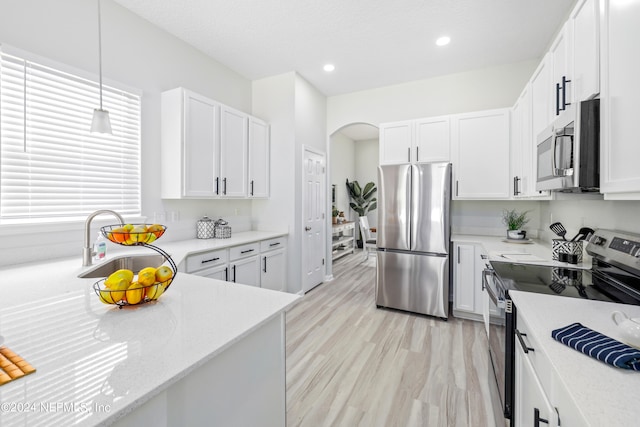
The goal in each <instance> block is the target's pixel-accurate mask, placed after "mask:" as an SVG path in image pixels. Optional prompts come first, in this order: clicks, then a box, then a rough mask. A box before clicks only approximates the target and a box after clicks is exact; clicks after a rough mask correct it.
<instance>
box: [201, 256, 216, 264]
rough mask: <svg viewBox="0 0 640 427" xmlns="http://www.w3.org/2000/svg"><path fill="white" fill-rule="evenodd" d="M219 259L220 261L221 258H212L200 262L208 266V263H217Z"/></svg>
mask: <svg viewBox="0 0 640 427" xmlns="http://www.w3.org/2000/svg"><path fill="white" fill-rule="evenodd" d="M219 259H220V257H216V258H211V259H203V260H202V261H200V264H206V263H208V262H212V261H217V260H219Z"/></svg>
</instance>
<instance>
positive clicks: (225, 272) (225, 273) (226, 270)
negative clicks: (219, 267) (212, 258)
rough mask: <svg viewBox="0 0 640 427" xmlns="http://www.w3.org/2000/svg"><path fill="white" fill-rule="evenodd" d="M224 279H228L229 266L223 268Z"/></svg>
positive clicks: (226, 280)
mask: <svg viewBox="0 0 640 427" xmlns="http://www.w3.org/2000/svg"><path fill="white" fill-rule="evenodd" d="M224 281H225V282H228V281H229V267H225V268H224Z"/></svg>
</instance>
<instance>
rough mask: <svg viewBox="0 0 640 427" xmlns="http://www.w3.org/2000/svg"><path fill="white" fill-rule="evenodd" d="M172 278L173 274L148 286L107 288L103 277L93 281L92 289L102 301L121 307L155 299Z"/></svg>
mask: <svg viewBox="0 0 640 427" xmlns="http://www.w3.org/2000/svg"><path fill="white" fill-rule="evenodd" d="M174 278H175V274H174V276H173V277H172V278H170V279H168V280H166V281H164V282H155V283H153V284H151V285H148V286H142V287H139V288H134V289H126V290H113V289H109V288H107V287H106V286H105V285H104V281H105V280H107V279H106V278H105V279H101V280H98V281H97V282H96V283H94V284H93V290H94V291H95V292H96V295H98V298H99V299H100V301H102V302H103V303H105V304H114V305H117V306H119V307H120V308H122V307H124V306H127V305H140V304H145V303H148V302H151V301H155V300H157V299H158V298H160V297H161V296H162V295H163V294H164V293H165V292H166V291H167V290H168V289H169V286H170V285H171V282H173V279H174Z"/></svg>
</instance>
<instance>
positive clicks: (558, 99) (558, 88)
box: [556, 83, 560, 116]
mask: <svg viewBox="0 0 640 427" xmlns="http://www.w3.org/2000/svg"><path fill="white" fill-rule="evenodd" d="M558 114H560V83H556V116H557V115H558Z"/></svg>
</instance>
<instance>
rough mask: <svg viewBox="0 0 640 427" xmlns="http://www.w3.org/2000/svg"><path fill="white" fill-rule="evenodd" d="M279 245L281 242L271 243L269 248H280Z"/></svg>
mask: <svg viewBox="0 0 640 427" xmlns="http://www.w3.org/2000/svg"><path fill="white" fill-rule="evenodd" d="M279 244H280V242H276V243H271V244H270V245H269V247H273V246H278V245H279Z"/></svg>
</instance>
